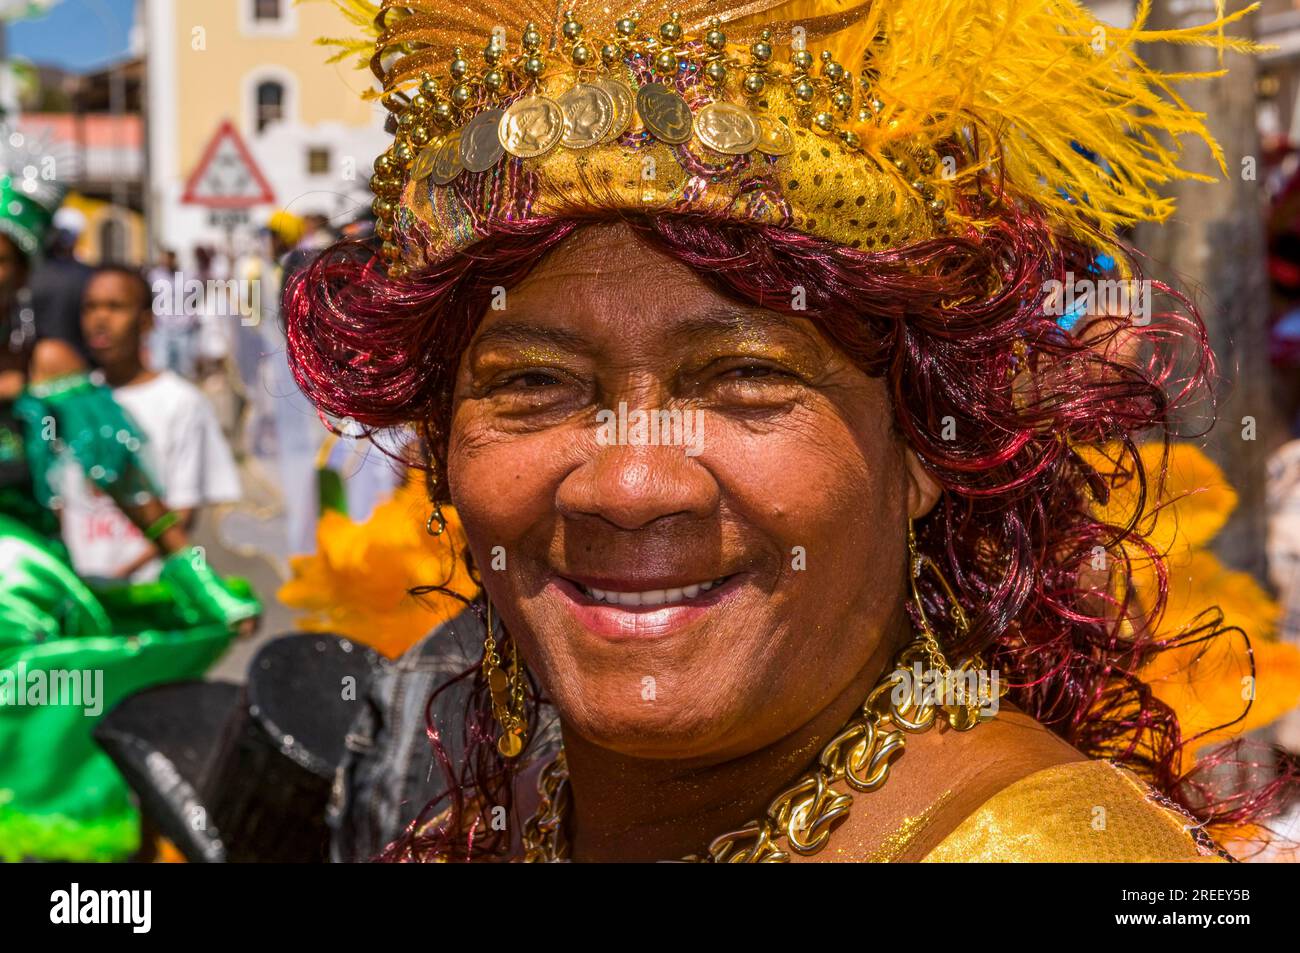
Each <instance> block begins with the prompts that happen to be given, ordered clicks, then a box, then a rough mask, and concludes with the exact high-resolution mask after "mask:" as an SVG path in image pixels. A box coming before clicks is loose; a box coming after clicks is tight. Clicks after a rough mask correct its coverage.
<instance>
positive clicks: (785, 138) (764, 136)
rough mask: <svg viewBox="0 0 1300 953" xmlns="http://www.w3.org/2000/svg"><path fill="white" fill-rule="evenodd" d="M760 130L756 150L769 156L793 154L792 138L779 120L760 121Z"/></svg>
mask: <svg viewBox="0 0 1300 953" xmlns="http://www.w3.org/2000/svg"><path fill="white" fill-rule="evenodd" d="M758 125H759V128H760V129H761V130H762V132H761V134H760V135H759V138H758V145H757V147H756V148H757V149H758V151H759V152H762V153H764V154H766V155H769V156H788V155H789V154H790V153H792V152H794V136H793V135H791V134H790V127H789V126H787V125H786V124H785V123H783V122H781V120H779V119H760V120H759V123H758Z"/></svg>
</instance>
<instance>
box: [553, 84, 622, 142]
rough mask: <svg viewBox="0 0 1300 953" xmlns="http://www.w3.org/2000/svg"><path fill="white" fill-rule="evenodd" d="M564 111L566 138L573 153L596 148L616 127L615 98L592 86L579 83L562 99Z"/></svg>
mask: <svg viewBox="0 0 1300 953" xmlns="http://www.w3.org/2000/svg"><path fill="white" fill-rule="evenodd" d="M559 102H560V106H561V107H562V108H563V109H564V138H563V139H562V140H561V141H562V142H563V143H564V144H565V146H567V147H568V148H570V149H586V148H588V147H590V146H594V145H596V144H597V143H599V142H600V141H601V140H603V139H604V138H605V136H606V135H607V134H608V133H609V127H610V126H612V125H613V124H614V97H613V96H611V95H610V94H609V93H607V92H605V90H604V89H602V88H601V87H599V86H596V85H593V84H592V83H579V84H578V85H577V86H575V87H573V88H572V89H570V90H566V91H565V92H564V94H563V95H562V96H560V99H559Z"/></svg>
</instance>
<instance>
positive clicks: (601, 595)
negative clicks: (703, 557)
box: [584, 577, 726, 606]
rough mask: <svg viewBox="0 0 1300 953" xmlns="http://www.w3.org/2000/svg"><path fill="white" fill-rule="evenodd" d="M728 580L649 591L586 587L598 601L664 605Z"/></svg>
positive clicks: (633, 604)
mask: <svg viewBox="0 0 1300 953" xmlns="http://www.w3.org/2000/svg"><path fill="white" fill-rule="evenodd" d="M725 581H726V577H723V578H722V579H713V580H711V581H709V582H701V583H698V584H693V585H689V586H682V587H681V588H680V589H651V590H649V591H648V592H614V591H613V590H609V589H596V588H595V587H590V588H587V587H584V588H585V589H586V592H587V593H588V594H589V595H590V596H591V598H593V599H595V600H596V601H597V602H608V603H609V604H610V605H615V606H663V605H675V604H676V603H679V602H681V601H683V600H684V599H694V598H696V597H697V596H699V594H700V593H702V592H708V591H709V590H710V589H712V588H713V587H714V586H718V585H721V584H722V583H723V582H725Z"/></svg>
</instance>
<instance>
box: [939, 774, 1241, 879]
mask: <svg viewBox="0 0 1300 953" xmlns="http://www.w3.org/2000/svg"><path fill="white" fill-rule="evenodd" d="M1157 798H1158V795H1156V793H1155V792H1154V791H1153V790H1152V789H1151V788H1150V787H1148V786H1147V785H1146V784H1144V783H1143V782H1142V781H1141V780H1140V779H1138V777H1137V776H1136V775H1134V774H1133V773H1132V772H1131V771H1128V770H1127V769H1125V768H1120V767H1117V766H1115V765H1113V764H1110V763H1109V762H1106V761H1079V762H1074V763H1071V764H1064V765H1057V766H1056V767H1051V768H1046V769H1044V770H1042V771H1038V772H1035V773H1034V774H1031V775H1029V776H1028V777H1026V778H1022V779H1021V780H1019V781H1017V782H1016V783H1015V784H1012V785H1010V786H1009V787H1007V788H1004V789H1003V790H1002V791H1000V792H998V793H997V794H995V795H994V796H993V797H991V798H989V800H987V801H986V802H984V804H983V805H982V806H981V807H980V808H979V809H978V810H977V811H975V813H974V814H972V815H970V816H969V817H967V818H966V820H964V821H962V823H961V824H960V825H958V827H957V829H956V830H954V831H953V832H952V833H951V834H949V835H948V836H947V837H946V838H944V840H943V842H942V843H940V844H939V845H938V846H937V847H935V848H934V849H933V850H932V851H930V853H929V854H927V855H926V857H925V859H924V861H923V862H924V863H954V862H972V861H974V862H986V863H987V862H1000V863H1008V862H1029V863H1051V862H1081V861H1082V862H1087V861H1094V862H1103V863H1105V862H1112V863H1113V862H1122V863H1143V862H1168V861H1205V860H1208V861H1216V860H1223V859H1224V858H1223V857H1221V856H1220V855H1218V854H1217V853H1216V852H1215V850H1214V848H1213V845H1212V844H1210V843H1209V842H1208V840H1207V839H1204V838H1198V837H1197V836H1196V835H1195V834H1194V833H1193V831H1194V821H1193V820H1192V819H1191V818H1189V817H1187V816H1186V815H1184V814H1183V813H1182V812H1180V811H1178V810H1176V809H1173V808H1171V807H1166V806H1163V805H1162V804H1161V803H1159V802H1158V800H1157Z"/></svg>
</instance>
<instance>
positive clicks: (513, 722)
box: [483, 590, 528, 758]
mask: <svg viewBox="0 0 1300 953" xmlns="http://www.w3.org/2000/svg"><path fill="white" fill-rule="evenodd" d="M483 596H484V599H485V600H486V602H487V638H486V639H484V641H483V677H484V678H485V679H487V683H488V691H489V692H490V693H491V695H492V715H493V717H495V718H496V720H497V723H498V724H499V725H501V734H500V736H499V737H498V738H497V750H498V751H499V752H501V755H502V756H503V757H506V758H515V757H518V756H519V753H520V752H521V751H523V750H524V744H525V743H526V742H527V740H528V721H527V719H526V718H525V717H524V672H523V666H522V665H520V664H519V649H518V648H517V647H516V646H515V640H514V639H511V640H510V668H509V671H506V670H505V669H503V668H502V667H501V658H500V656H499V655H498V654H497V643H496V637H495V635H494V633H493V631H492V600H491V599H490V598H488V597H487V590H484V592H483Z"/></svg>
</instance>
